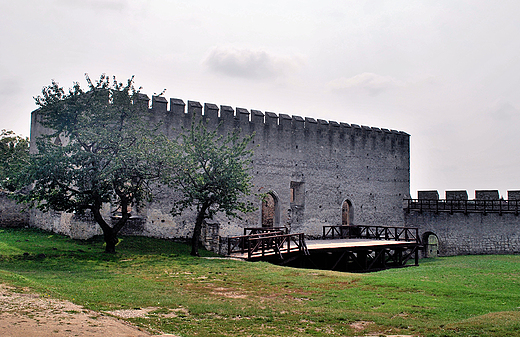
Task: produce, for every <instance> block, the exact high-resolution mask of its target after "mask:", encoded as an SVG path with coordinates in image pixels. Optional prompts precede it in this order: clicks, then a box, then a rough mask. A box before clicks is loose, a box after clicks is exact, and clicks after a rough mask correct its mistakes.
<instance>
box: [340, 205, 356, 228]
mask: <svg viewBox="0 0 520 337" xmlns="http://www.w3.org/2000/svg"><path fill="white" fill-rule="evenodd" d="M341 224H342V225H343V226H349V225H352V224H354V207H352V203H351V202H350V200H345V201H343V205H341Z"/></svg>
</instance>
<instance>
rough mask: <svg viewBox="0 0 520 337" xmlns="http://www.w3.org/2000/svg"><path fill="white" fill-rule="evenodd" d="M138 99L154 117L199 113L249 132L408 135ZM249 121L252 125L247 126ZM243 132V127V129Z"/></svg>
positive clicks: (194, 103) (213, 106)
mask: <svg viewBox="0 0 520 337" xmlns="http://www.w3.org/2000/svg"><path fill="white" fill-rule="evenodd" d="M140 100H141V101H142V102H143V103H142V105H143V106H144V107H148V111H149V113H150V114H153V115H157V117H158V118H160V119H163V121H164V122H168V121H167V120H165V119H168V118H181V119H184V120H191V118H192V116H200V117H202V118H204V119H205V120H206V122H208V123H209V124H214V125H215V126H216V125H217V124H218V123H223V125H224V128H226V127H228V126H231V127H235V128H236V127H240V128H242V129H246V128H247V127H249V128H250V130H252V131H257V130H259V127H260V126H263V127H265V128H269V129H271V130H280V131H295V132H298V131H306V130H307V131H312V132H315V131H319V132H321V133H323V132H332V133H334V132H343V133H350V134H354V135H360V136H361V135H365V136H369V135H372V136H374V137H377V136H383V137H384V136H388V135H395V136H397V137H400V138H406V139H408V138H409V136H410V135H409V134H408V133H406V132H403V131H397V130H389V129H384V128H378V127H370V126H365V125H358V124H349V123H345V122H337V121H328V120H324V119H314V118H311V117H302V116H297V115H292V116H291V115H288V114H284V113H279V114H277V113H274V112H269V111H265V113H264V112H262V111H259V110H253V109H251V110H248V109H245V108H240V107H237V108H235V109H233V107H231V106H228V105H221V106H220V108H219V107H218V106H217V105H216V104H213V103H204V105H202V104H201V103H200V102H197V101H187V103H185V102H184V101H183V100H181V99H178V98H170V101H169V109H168V100H167V99H166V98H164V97H162V96H152V102H151V106H150V104H149V101H150V99H149V97H148V96H147V95H145V94H140ZM251 124H253V125H254V127H250V126H251ZM245 131H247V130H245Z"/></svg>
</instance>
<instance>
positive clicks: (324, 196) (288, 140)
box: [31, 95, 410, 238]
mask: <svg viewBox="0 0 520 337" xmlns="http://www.w3.org/2000/svg"><path fill="white" fill-rule="evenodd" d="M142 100H143V106H145V107H146V106H148V102H147V100H148V97H147V96H146V95H142ZM169 105H170V106H169V109H168V101H167V100H166V99H165V98H163V97H152V105H151V108H149V109H147V110H145V111H143V113H144V114H146V116H148V119H149V120H150V123H158V122H161V123H162V125H161V132H163V133H164V134H165V135H167V136H168V137H169V138H172V139H173V138H175V137H176V136H177V135H178V134H179V133H180V132H181V130H182V128H183V127H184V128H189V127H190V125H191V121H192V118H194V117H195V118H203V119H204V120H205V122H206V124H207V125H208V128H215V127H216V126H217V125H218V124H219V123H221V127H220V129H219V130H220V132H222V133H227V132H229V131H232V130H233V129H240V130H241V132H242V133H243V134H252V133H255V137H254V140H253V141H252V143H251V144H250V146H251V148H252V149H253V150H254V157H253V160H252V167H251V173H252V176H253V184H254V190H253V193H269V194H271V195H272V196H273V197H274V199H275V204H276V206H275V210H274V212H275V213H276V214H275V217H274V218H275V223H274V224H273V225H274V226H288V227H289V228H290V229H291V232H293V233H296V232H304V233H306V234H307V235H308V236H311V237H316V236H319V235H320V234H321V232H322V226H323V225H331V224H334V225H339V224H341V208H342V204H343V202H344V201H345V200H348V201H350V203H351V204H352V206H351V207H352V208H353V220H352V223H354V224H372V225H375V224H377V225H394V226H400V225H402V224H403V223H404V216H403V211H402V202H403V198H409V194H410V192H409V185H410V173H409V172H410V148H409V147H410V145H409V135H408V134H406V133H404V132H401V131H395V130H388V129H380V128H374V127H368V126H359V125H356V124H347V123H338V122H335V121H326V120H321V119H318V120H316V119H313V118H303V117H300V116H289V115H286V114H275V113H272V112H265V113H263V112H261V111H258V110H250V111H249V110H247V109H243V108H236V109H233V108H232V107H230V106H224V105H222V106H220V108H219V107H218V106H216V105H215V104H209V103H206V104H204V106H202V104H200V103H199V102H194V101H188V102H187V104H186V103H184V101H182V100H180V99H170V101H169ZM31 125H32V129H31V141H34V140H33V138H34V137H36V136H37V135H40V134H42V133H45V132H46V130H44V129H43V128H42V127H41V125H40V124H39V123H38V115H37V111H34V112H33V116H32V124H31ZM294 186H297V188H294V189H293V199H294V200H291V188H293V187H294ZM157 192H158V193H157V197H156V198H155V200H154V202H152V203H150V204H149V205H148V207H145V208H144V209H142V210H139V212H137V213H138V214H135V215H136V216H139V217H141V218H142V219H143V223H142V226H140V227H139V229H138V230H137V232H135V234H139V235H146V236H153V237H164V238H185V237H189V236H190V235H191V231H192V228H193V223H194V213H193V212H186V213H185V214H183V215H182V216H178V217H173V216H172V215H171V214H170V209H171V204H172V200H175V198H176V195H175V191H171V190H168V189H158V191H157ZM294 193H296V194H298V195H296V196H295V195H294ZM249 198H250V200H251V201H253V202H254V203H255V204H256V205H257V206H258V209H257V211H255V212H253V213H249V214H246V215H244V216H243V217H242V220H239V219H227V218H226V217H224V216H222V215H218V216H217V217H216V219H215V221H217V222H218V223H219V224H220V225H219V234H220V235H221V236H229V235H240V234H241V233H243V228H244V227H256V226H261V225H262V223H261V221H262V220H261V219H262V214H261V209H262V207H261V200H260V197H258V196H250V197H249ZM31 223H32V224H33V225H34V226H43V224H42V223H41V221H40V220H38V219H37V218H32V219H31Z"/></svg>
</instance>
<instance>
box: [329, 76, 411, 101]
mask: <svg viewBox="0 0 520 337" xmlns="http://www.w3.org/2000/svg"><path fill="white" fill-rule="evenodd" d="M402 85H403V83H402V82H401V81H399V80H396V79H394V78H392V77H390V76H381V75H378V74H374V73H362V74H358V75H355V76H352V77H349V78H345V77H341V78H337V79H335V80H332V81H330V82H329V83H328V85H327V86H328V88H329V89H330V90H332V91H345V90H352V89H361V90H364V91H366V92H368V94H369V95H371V96H377V95H379V94H381V93H382V92H384V91H387V90H389V89H392V88H395V87H400V86H402Z"/></svg>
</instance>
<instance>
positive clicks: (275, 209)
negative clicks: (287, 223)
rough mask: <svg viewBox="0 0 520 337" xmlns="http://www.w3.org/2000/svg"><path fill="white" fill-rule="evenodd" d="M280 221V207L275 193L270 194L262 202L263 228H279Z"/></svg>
mask: <svg viewBox="0 0 520 337" xmlns="http://www.w3.org/2000/svg"><path fill="white" fill-rule="evenodd" d="M279 219H280V206H279V203H278V197H277V196H276V194H275V193H273V192H269V193H267V194H266V195H265V197H264V199H263V200H262V227H277V226H278V223H279V221H280V220H279Z"/></svg>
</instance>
